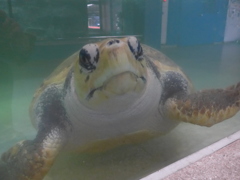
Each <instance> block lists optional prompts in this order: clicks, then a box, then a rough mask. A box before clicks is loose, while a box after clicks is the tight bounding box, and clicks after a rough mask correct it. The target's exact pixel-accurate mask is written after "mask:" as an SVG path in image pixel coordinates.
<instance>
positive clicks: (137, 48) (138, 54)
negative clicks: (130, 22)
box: [128, 36, 143, 61]
mask: <svg viewBox="0 0 240 180" xmlns="http://www.w3.org/2000/svg"><path fill="white" fill-rule="evenodd" d="M128 46H129V49H130V50H131V52H132V53H133V55H134V56H135V58H136V59H137V60H139V61H141V60H142V55H143V50H142V46H141V45H140V43H139V41H138V40H137V38H136V37H134V36H131V37H129V38H128Z"/></svg>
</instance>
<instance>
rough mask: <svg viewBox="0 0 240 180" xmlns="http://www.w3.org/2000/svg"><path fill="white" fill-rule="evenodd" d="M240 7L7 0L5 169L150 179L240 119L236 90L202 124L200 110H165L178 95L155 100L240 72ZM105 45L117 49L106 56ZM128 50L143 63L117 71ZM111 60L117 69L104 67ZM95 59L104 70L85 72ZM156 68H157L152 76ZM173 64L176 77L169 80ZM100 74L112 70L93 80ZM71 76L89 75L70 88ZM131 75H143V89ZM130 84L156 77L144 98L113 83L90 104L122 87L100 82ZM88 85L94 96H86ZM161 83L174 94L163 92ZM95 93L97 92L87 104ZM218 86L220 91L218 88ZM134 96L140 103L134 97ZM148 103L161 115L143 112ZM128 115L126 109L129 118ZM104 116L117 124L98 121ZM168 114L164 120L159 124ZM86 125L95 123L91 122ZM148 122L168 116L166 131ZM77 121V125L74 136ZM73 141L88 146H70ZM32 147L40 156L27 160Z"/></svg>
mask: <svg viewBox="0 0 240 180" xmlns="http://www.w3.org/2000/svg"><path fill="white" fill-rule="evenodd" d="M239 14H240V1H239V0H219V1H218V0H31V1H29V0H0V155H2V159H1V160H0V178H2V179H6V180H8V179H11V177H18V178H20V177H21V178H22V179H24V177H25V175H26V176H29V177H31V178H33V179H34V178H35V179H44V180H55V179H56V180H65V179H70V180H72V179H83V180H87V179H89V180H94V179H104V180H112V179H114V180H122V179H126V180H135V179H141V178H144V177H145V176H147V175H149V174H151V173H153V172H155V171H157V170H159V169H161V168H164V167H166V166H168V165H170V164H172V163H174V162H176V161H178V160H180V159H182V158H184V157H186V156H188V155H190V154H192V153H195V152H197V151H199V150H201V149H203V148H205V147H207V146H209V145H211V144H213V143H215V142H217V141H218V140H221V139H223V138H225V137H227V136H229V135H231V134H233V133H235V132H237V131H239V130H240V121H239V120H240V113H239V112H238V113H237V111H238V110H239V109H238V110H237V109H236V108H237V106H239V104H237V102H236V104H234V103H235V102H234V103H233V104H234V107H233V108H235V109H231V110H232V111H231V112H228V113H229V114H230V115H229V114H228V113H226V114H227V115H226V117H227V118H228V120H226V121H223V122H221V123H217V124H216V125H214V124H215V123H213V124H211V125H213V126H211V127H206V126H207V125H206V124H201V123H200V124H198V125H196V124H197V123H196V119H194V118H193V120H192V121H193V122H192V123H188V122H186V121H185V122H183V120H179V121H178V120H176V121H175V119H178V118H176V117H177V116H175V115H172V116H174V117H175V119H174V121H173V120H172V119H171V118H165V114H166V112H169V113H170V114H174V113H172V112H173V110H169V106H170V105H169V106H167V108H163V109H161V108H160V110H159V109H158V106H161V105H162V104H161V103H163V102H165V101H167V100H168V98H169V97H171V95H172V94H171V93H175V92H178V91H183V92H185V93H186V92H187V93H193V92H198V91H200V90H203V89H224V88H226V87H229V86H231V85H234V84H237V83H238V82H239V81H240V15H239ZM106 39H107V40H106ZM87 44H88V45H87ZM108 46H109V47H116V49H117V47H118V50H115V51H114V53H112V51H113V50H112V51H111V53H112V54H111V53H110V51H107V50H106V48H107V47H108ZM150 47H151V48H150ZM124 48H125V49H124ZM126 49H127V50H126ZM158 51H160V52H161V53H160V52H158ZM107 52H108V53H107ZM74 53H75V54H74ZM69 57H70V58H69ZM103 57H104V58H105V59H108V60H106V62H108V63H105V65H104V63H102V62H101V58H103ZM120 57H124V58H125V60H126V59H127V60H126V61H127V62H126V63H128V66H129V69H130V66H131V68H133V69H134V68H136V69H137V70H136V71H138V72H139V73H140V74H143V75H139V76H138V78H136V77H135V76H136V75H133V74H132V73H129V72H127V73H125V72H124V73H122V74H121V75H116V74H114V73H115V72H116V71H120V70H119V69H121V68H125V65H123V64H121V63H122V62H117V61H118V60H119V59H118V58H120ZM114 58H115V59H114ZM132 58H135V59H136V60H137V61H132ZM109 59H110V60H112V59H114V60H116V62H112V61H110V60H109ZM129 59H130V60H129ZM64 60H66V61H64ZM145 61H146V62H145ZM159 62H160V64H159ZM61 63H62V64H61ZM78 63H79V64H78ZM114 63H115V64H114ZM60 64H61V65H60ZM76 64H77V65H76ZM106 64H108V65H106ZM109 64H110V65H109ZM132 64H134V65H132ZM59 65H60V66H59ZM105 66H107V67H108V68H109V69H110V67H111V68H113V69H114V68H115V69H116V71H114V70H111V69H110V70H108V71H105V70H98V68H104V67H105ZM57 67H58V68H57ZM79 67H80V68H79ZM56 68H57V69H56ZM78 68H79V69H78ZM84 68H85V69H84ZM118 68H119V69H118ZM139 69H141V70H139ZM95 70H96V71H97V70H98V71H97V72H98V74H97V75H96V76H95V75H93V74H92V75H91V74H87V73H92V72H94V71H95ZM129 71H130V70H129ZM149 71H151V72H153V74H154V75H153V74H152V75H148V76H147V75H146V73H149ZM168 71H171V72H172V74H170V75H169V78H170V80H169V81H167V79H166V81H164V80H163V79H164V77H165V76H168ZM84 73H85V74H84ZM101 73H106V74H107V73H108V74H107V75H105V74H104V75H102V74H101ZM86 74H87V75H86ZM100 76H102V79H104V78H105V76H107V77H109V79H108V80H107V81H106V82H105V83H103V84H102V85H101V86H99V87H96V88H94V87H95V85H96V84H99V82H100V81H101V80H100V79H101V78H99V77H100ZM115 76H116V78H115ZM83 77H84V78H83ZM149 77H151V78H152V79H151V78H149ZM180 77H181V78H180ZM74 78H75V79H78V80H79V81H82V82H79V84H80V85H79V84H78V85H79V87H78V89H74V90H73V86H74V85H73V82H75V81H74V80H73V79H74ZM94 78H96V79H97V78H99V79H97V80H98V81H95V79H94ZM111 78H113V79H111ZM114 78H115V79H114ZM121 78H125V79H124V80H121ZM134 78H135V79H134ZM171 78H172V79H171ZM179 78H180V80H179ZM132 79H134V83H135V81H137V82H136V83H137V85H136V87H135V86H134V88H135V89H134V88H132V86H133V85H132V83H133V80H132ZM154 79H155V80H154ZM156 79H159V81H157V80H156ZM182 81H184V83H187V84H188V85H187V86H186V85H183V84H184V83H183V84H181V83H182ZM84 83H86V84H87V85H85V84H84ZM55 84H56V86H55ZM108 84H110V85H111V87H110V85H109V86H108ZM126 84H131V88H132V89H134V90H132V89H131V88H130V89H131V91H134V93H136V92H137V93H139V92H141V93H142V92H145V89H148V95H146V97H145V96H144V97H145V99H144V98H143V97H142V96H141V95H136V96H135V95H132V94H131V93H130V94H129V96H128V98H126V96H124V97H125V99H124V98H122V99H121V96H120V97H119V98H115V95H113V96H114V98H112V99H113V100H112V101H109V102H108V103H106V104H103V105H100V107H99V109H97V110H96V111H97V113H96V111H95V109H94V108H93V109H91V108H90V110H85V108H86V107H92V106H93V105H95V103H99V102H100V101H102V99H104V100H105V99H106V98H111V97H113V96H112V94H111V93H110V94H111V95H109V93H108V94H107V95H106V94H104V93H103V95H102V94H101V93H102V92H104V90H106V89H108V88H112V89H113V90H112V91H113V94H117V93H119V94H121V93H122V94H124V92H125V91H129V90H128V89H126V88H122V85H123V86H125V85H126ZM88 86H89V87H88ZM96 86H97V85H96ZM51 87H54V88H55V89H54V88H53V89H51ZM74 87H75V86H74ZM118 87H119V88H120V90H119V88H118ZM88 88H89V92H88V95H87V96H86V98H85V99H84V98H82V99H81V98H80V100H79V99H78V96H79V97H82V96H84V95H83V94H84V93H85V91H87V90H86V89H88ZM168 88H169V89H168ZM136 89H137V90H136ZM233 89H234V88H233ZM236 89H237V88H236ZM239 89H240V88H239ZM48 90H49V92H48ZM138 90H139V92H138ZM158 90H159V91H158ZM60 91H61V92H60ZM45 92H48V93H49V94H48V93H45ZM214 92H215V91H214ZM44 93H45V94H44ZM69 93H70V94H71V93H73V94H74V95H73V96H72V95H69ZM238 93H239V92H238ZM53 94H54V96H53ZM56 94H57V95H56ZM55 95H56V96H55ZM155 95H156V96H155ZM160 95H161V96H163V97H166V98H165V99H164V100H162V101H161V102H160V100H159V101H158V96H160ZM94 96H95V97H99V99H100V100H96V102H95V101H94V103H92V104H91V103H90V104H88V101H90V100H91V99H94ZM223 96H224V97H225V95H224V94H223V95H221V97H223ZM84 97H85V96H84ZM148 97H149V99H150V100H149V99H148ZM174 97H175V96H174ZM184 97H185V96H184ZM209 97H210V98H211V97H215V94H214V93H213V92H212V91H211V93H210V96H209ZM186 98H188V96H187V95H186ZM218 98H219V99H220V97H218ZM234 98H235V97H234ZM66 99H67V100H66ZM138 99H140V100H141V101H140V100H138ZM226 99H227V98H226ZM32 100H33V101H32ZM65 100H66V103H65V104H64V105H62V104H61V103H62V101H64V102H65ZM181 100H182V99H181ZM205 101H206V104H207V103H208V102H211V100H209V99H208V100H206V99H205V100H203V103H202V106H204V104H205ZM212 101H214V98H213V100H212ZM229 101H230V100H229ZM72 102H74V103H75V104H72ZM133 102H137V103H139V102H140V103H139V104H141V106H137V107H136V108H135V106H131V104H132V103H133ZM167 102H168V101H167ZM216 102H218V101H216ZM219 102H222V101H219ZM52 103H54V105H49V104H52ZM81 103H83V104H84V103H85V104H84V105H79V104H81ZM124 103H125V104H124ZM137 103H136V104H137ZM187 103H194V100H192V101H185V103H183V105H181V107H180V110H182V108H183V107H186V108H188V107H187V105H186V104H187ZM68 104H70V105H71V106H69V107H68V106H67V105H68ZM85 105H86V106H85ZM221 105H222V106H224V107H225V104H224V103H222V104H221ZM78 106H79V107H82V109H83V110H82V109H81V108H80V109H76V107H78ZM120 106H121V108H122V106H124V107H125V109H126V108H128V111H126V112H125V111H122V110H121V109H120V108H119V107H120ZM179 106H180V105H179ZM214 106H215V105H213V106H212V108H214ZM235 106H236V107H235ZM106 107H108V108H109V109H107V108H106ZM149 107H151V108H149ZM164 107H165V106H164ZM129 109H130V110H129ZM199 109H200V108H199ZM209 109H210V108H209ZM145 110H146V111H147V112H146V113H149V112H151V113H150V115H151V118H150V119H153V122H154V123H156V124H154V123H153V124H151V122H150V121H151V120H149V122H148V118H147V117H146V119H144V118H143V117H145V115H146V114H145ZM109 111H111V113H112V114H111V113H110V112H109ZM186 111H187V110H186ZM186 111H182V113H183V114H184V113H186ZM212 111H213V110H212ZM233 111H234V113H233V114H231V113H232V112H233ZM101 112H102V113H101ZM116 112H117V113H119V112H121V113H122V114H121V113H120V114H121V115H119V114H117V115H115V114H114V113H116ZM199 112H200V110H199ZM74 113H75V114H74ZM106 113H109V114H110V115H108V116H105V114H106ZM127 113H130V115H129V116H127V115H126V114H127ZM154 113H159V114H158V115H156V116H155V115H154ZM235 113H236V114H235ZM76 114H77V115H76ZM211 115H212V114H211ZM126 116H127V118H125V120H126V119H127V120H128V121H124V122H121V118H123V119H124V117H126ZM51 117H52V118H51ZM78 117H84V118H82V119H84V122H82V124H83V126H82V127H80V126H81V125H79V124H78V123H76V124H75V121H76V119H78ZM104 117H107V118H106V122H107V123H108V125H109V126H108V125H106V127H104V128H103V129H101V127H102V124H101V123H106V122H105V121H104V120H103V119H104ZM158 117H159V121H157V120H156V119H157V118H158ZM54 118H55V119H54ZM160 118H161V119H160ZM139 119H140V120H141V121H143V122H141V123H139V121H138V120H139ZM163 119H166V121H168V122H166V123H165V121H164V120H163ZM169 119H170V120H169ZM180 119H181V118H180ZM110 120H111V121H110ZM117 120H118V121H117ZM80 121H81V118H80ZM155 121H156V122H155ZM162 121H163V122H164V123H165V124H164V123H163V125H157V124H158V123H160V122H162ZM180 121H182V122H181V123H179V122H180ZM178 123H179V124H178ZM66 124H71V125H69V126H68V125H66ZM177 124H178V125H177ZM199 125H200V126H199ZM89 126H90V129H91V128H92V129H94V130H92V129H91V130H89V131H88V129H87V128H85V127H89ZM150 126H151V127H152V128H153V129H154V128H158V126H159V128H160V129H161V132H160V131H159V132H158V130H156V132H155V131H154V132H148V131H147V128H148V127H150ZM173 127H174V128H173ZM75 129H76V130H75ZM78 129H80V130H81V131H80V130H79V131H80V132H83V133H79V131H77V130H78ZM129 129H130V130H129ZM170 129H171V130H170ZM39 132H41V133H39ZM70 132H74V133H76V134H75V136H74V138H72V137H71V135H69V134H71V133H70ZM108 132H111V133H109V134H110V135H109V134H108ZM116 132H119V133H120V134H121V136H119V137H118V136H117V135H116ZM95 133H96V134H95ZM106 134H107V135H106ZM111 134H114V135H113V136H111ZM105 135H106V137H107V138H106V137H105ZM115 135H116V136H115ZM70 137H71V138H72V139H71V138H70ZM34 139H35V140H34ZM69 139H71V140H69ZM95 139H97V141H94V140H95ZM106 139H107V140H106ZM23 140H27V141H23ZM108 140H109V141H108ZM69 141H71V142H72V141H73V142H74V143H75V142H76V144H78V145H79V144H81V143H80V142H84V143H85V144H87V146H86V147H85V146H84V147H82V146H81V145H79V146H81V147H80V148H75V150H70V151H68V147H69V148H70V149H71V145H68V143H67V142H69ZM18 142H20V143H18ZM17 143H18V144H17ZM91 143H93V145H92V144H91ZM94 143H95V144H94ZM66 144H67V145H66ZM99 144H100V145H99ZM88 145H89V146H88ZM98 145H99V146H98ZM66 146H67V147H66ZM11 147H14V148H13V149H11V150H10V151H8V149H9V148H11ZM108 147H110V148H108ZM89 149H91V150H89ZM88 150H89V151H88ZM5 152H8V153H7V154H6V153H5ZM9 152H10V154H9ZM4 153H5V154H4ZM34 153H35V156H34ZM36 153H37V155H36ZM9 159H10V160H9ZM29 159H30V160H32V161H31V163H26V161H27V160H29ZM7 161H11V162H10V163H9V164H7V163H6V162H7ZM29 162H30V161H29ZM6 164H7V165H6ZM26 164H27V165H26ZM42 167H43V169H44V168H45V167H46V169H44V170H43V169H41V168H42ZM38 169H40V170H39V172H38ZM16 174H18V175H19V174H20V175H19V176H18V175H16ZM31 178H30V179H31Z"/></svg>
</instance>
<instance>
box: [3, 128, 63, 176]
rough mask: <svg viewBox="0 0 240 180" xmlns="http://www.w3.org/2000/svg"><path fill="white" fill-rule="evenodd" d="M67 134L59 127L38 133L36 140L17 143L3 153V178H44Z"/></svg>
mask: <svg viewBox="0 0 240 180" xmlns="http://www.w3.org/2000/svg"><path fill="white" fill-rule="evenodd" d="M64 139H66V138H65V135H64V134H63V133H62V132H61V130H59V129H53V130H52V131H51V132H50V133H46V134H42V132H41V133H38V135H37V137H36V138H35V139H34V140H26V141H22V142H19V143H17V144H16V145H15V146H13V147H12V148H10V149H9V150H8V151H7V152H5V153H3V154H2V157H1V160H0V179H1V180H42V179H43V178H44V176H45V175H46V173H47V172H48V171H49V169H50V168H51V166H52V164H53V162H54V160H55V158H56V156H57V155H58V154H59V152H60V150H61V148H62V147H63V145H64V141H65V140H64Z"/></svg>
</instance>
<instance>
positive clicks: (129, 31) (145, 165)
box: [0, 0, 240, 180]
mask: <svg viewBox="0 0 240 180" xmlns="http://www.w3.org/2000/svg"><path fill="white" fill-rule="evenodd" d="M19 2H20V1H19ZM34 2H35V3H37V2H38V3H39V4H37V5H36V4H34ZM56 2H57V1H51V3H49V4H47V1H42V3H41V2H40V1H32V2H31V3H29V4H27V3H26V2H25V3H24V1H21V3H22V4H21V3H19V4H17V3H16V2H15V3H13V4H12V11H13V15H15V19H16V20H17V21H18V22H19V23H20V24H21V26H22V28H23V29H24V30H26V31H28V32H31V33H35V34H36V38H37V40H36V43H35V46H34V49H33V50H32V52H31V55H29V57H26V58H20V59H16V58H13V57H9V56H5V57H1V58H0V124H1V125H0V154H2V153H3V152H4V151H6V150H7V149H8V148H10V147H11V146H12V145H14V144H15V143H16V142H18V141H20V140H24V139H33V138H34V137H35V135H36V130H35V129H34V128H33V127H32V124H31V122H30V119H29V115H28V108H29V105H30V102H31V99H32V97H33V94H34V92H35V90H36V89H37V88H38V87H39V85H40V84H41V83H42V81H43V80H44V78H46V77H47V76H48V75H49V74H50V73H51V72H52V71H53V70H54V68H55V67H56V66H57V65H58V64H59V63H61V61H62V60H64V59H65V58H66V57H68V56H69V55H71V54H72V53H73V52H75V51H77V50H79V49H80V48H81V47H82V46H83V45H84V44H86V43H89V42H94V41H96V40H99V39H97V38H96V36H97V37H99V36H119V35H121V36H124V35H138V37H139V38H140V39H144V37H143V35H144V27H143V19H142V18H141V17H142V16H143V14H142V11H143V9H144V4H143V1H128V3H125V4H124V3H123V5H122V6H125V7H126V8H125V11H126V12H125V13H123V12H121V11H120V10H121V9H119V8H118V5H119V3H120V2H121V1H120V0H119V1H114V2H115V4H114V3H113V4H112V5H111V7H112V8H113V9H112V12H117V13H116V14H115V15H116V16H111V18H110V19H109V23H110V24H109V27H108V29H105V30H106V31H104V28H103V27H101V26H103V24H100V25H99V21H98V18H97V16H98V14H97V12H95V11H94V10H93V9H91V10H89V11H88V12H87V9H86V8H85V9H84V8H83V7H82V6H83V5H84V3H83V2H85V5H86V2H87V1H81V2H80V5H79V6H75V4H74V2H75V3H76V2H77V1H71V3H66V2H65V1H61V3H63V4H64V5H65V6H63V4H61V3H59V4H58V3H56ZM94 2H95V3H96V2H98V1H89V2H88V4H91V3H94ZM107 2H109V1H102V5H104V3H107ZM123 2H125V1H123ZM126 2H127V1H126ZM0 3H2V4H1V5H3V4H4V3H3V1H0ZM81 3H82V4H81ZM96 4H97V3H96ZM120 4H121V3H120ZM4 5H5V6H4V7H7V4H6V3H5V4H4ZM98 5H99V4H98ZM133 5H134V6H133ZM2 7H3V6H2ZM63 7H64V8H63ZM73 7H74V8H73ZM103 7H104V6H103ZM41 8H45V9H46V12H47V13H49V14H53V15H52V16H50V15H49V18H48V16H47V15H45V16H44V13H45V14H46V12H42V13H41V11H40V10H41ZM54 8H55V9H54ZM68 8H70V10H71V8H72V11H69V9H68ZM81 8H82V9H81ZM95 8H98V6H95ZM52 9H54V10H52ZM4 10H5V11H7V8H4ZM94 12H95V13H96V14H94ZM29 13H30V15H31V16H29ZM31 13H32V14H31ZM61 13H62V14H61ZM121 13H122V16H121ZM56 14H58V16H57V15H56ZM64 14H66V15H65V16H64ZM127 15H129V16H127ZM72 16H75V18H74V19H71V17H72ZM50 17H51V18H50ZM63 17H64V18H63ZM76 17H78V18H76ZM79 17H80V18H79ZM119 17H122V18H125V19H127V20H128V21H125V23H126V24H125V25H124V24H123V23H121V21H119ZM136 17H138V19H140V20H141V21H140V20H139V21H136V24H135V26H134V25H133V23H132V21H131V20H134V18H136ZM139 17H140V18H139ZM84 18H85V19H84ZM88 18H90V19H91V18H92V19H91V23H90V24H89V25H90V26H91V28H88V26H84V27H85V29H84V28H82V26H81V25H83V24H87V23H88V21H87V19H88ZM69 19H70V20H71V21H70V20H69ZM38 22H41V23H38ZM62 22H68V23H70V25H71V23H73V24H75V22H77V23H76V24H75V26H70V25H69V24H68V23H64V25H62V26H61V24H62ZM106 22H107V21H106ZM106 22H105V23H106ZM51 23H52V24H54V25H52V26H50V25H51ZM131 25H132V26H131ZM92 26H94V28H98V27H99V26H100V27H101V28H103V29H102V30H101V31H98V29H94V28H92ZM69 27H71V28H69ZM79 37H81V38H79ZM101 38H102V37H101ZM143 41H144V40H143ZM161 51H162V52H164V53H165V54H166V55H168V56H169V57H170V58H172V59H173V60H174V61H175V62H176V63H177V64H178V65H180V66H181V67H182V68H183V70H184V71H185V72H186V74H187V75H188V76H189V77H190V79H191V80H192V82H193V84H194V86H195V87H196V89H197V90H200V89H205V88H224V87H226V86H229V85H232V84H234V83H237V82H239V81H240V45H239V44H235V43H228V44H217V45H202V46H189V47H164V46H162V47H161ZM239 129H240V113H238V114H237V115H236V116H234V117H233V118H231V119H230V120H228V121H225V122H223V123H220V124H217V125H215V126H213V127H211V128H205V127H199V126H195V125H191V124H186V123H181V124H180V125H179V126H178V127H177V128H176V129H174V130H173V131H172V132H170V133H169V134H167V135H165V136H163V137H159V138H156V139H153V140H150V141H148V142H145V143H142V144H138V145H128V146H124V147H120V148H117V149H114V150H111V151H108V152H106V153H103V154H93V155H86V154H80V155H79V154H67V153H63V154H61V156H60V157H59V158H58V159H57V160H56V163H55V164H54V166H53V168H52V169H51V170H50V172H49V174H48V175H47V177H46V178H45V180H54V179H56V180H64V179H70V180H72V179H84V180H85V179H91V180H92V179H104V180H108V179H109V180H112V179H114V180H122V179H129V180H130V179H138V178H140V177H143V176H146V175H148V174H149V173H151V172H153V171H156V170H158V169H160V168H162V167H165V166H167V165H169V164H170V163H173V162H175V161H177V160H179V159H181V158H183V157H185V156H187V155H189V154H191V153H194V152H196V151H198V150H200V149H202V148H204V147H206V146H208V145H210V144H212V143H214V142H216V141H217V140H220V139H222V138H224V137H226V136H228V135H230V134H232V133H234V132H236V131H238V130H239Z"/></svg>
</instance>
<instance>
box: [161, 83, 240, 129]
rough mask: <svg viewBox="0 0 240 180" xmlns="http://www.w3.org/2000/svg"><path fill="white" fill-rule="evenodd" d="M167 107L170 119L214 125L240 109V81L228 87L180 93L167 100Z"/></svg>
mask: <svg viewBox="0 0 240 180" xmlns="http://www.w3.org/2000/svg"><path fill="white" fill-rule="evenodd" d="M165 108H166V109H165V110H166V115H167V116H168V117H169V118H170V119H177V120H179V121H184V122H189V123H193V124H197V125H201V126H212V125H214V124H216V123H219V122H221V121H223V120H225V119H228V118H231V117H232V116H234V115H235V114H236V113H237V112H238V111H239V110H240V82H239V83H238V84H236V85H233V86H231V87H228V88H226V89H210V90H204V91H199V92H196V93H192V94H189V95H186V94H183V93H182V94H178V95H176V96H174V97H172V98H169V99H168V100H167V101H166V102H165Z"/></svg>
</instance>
